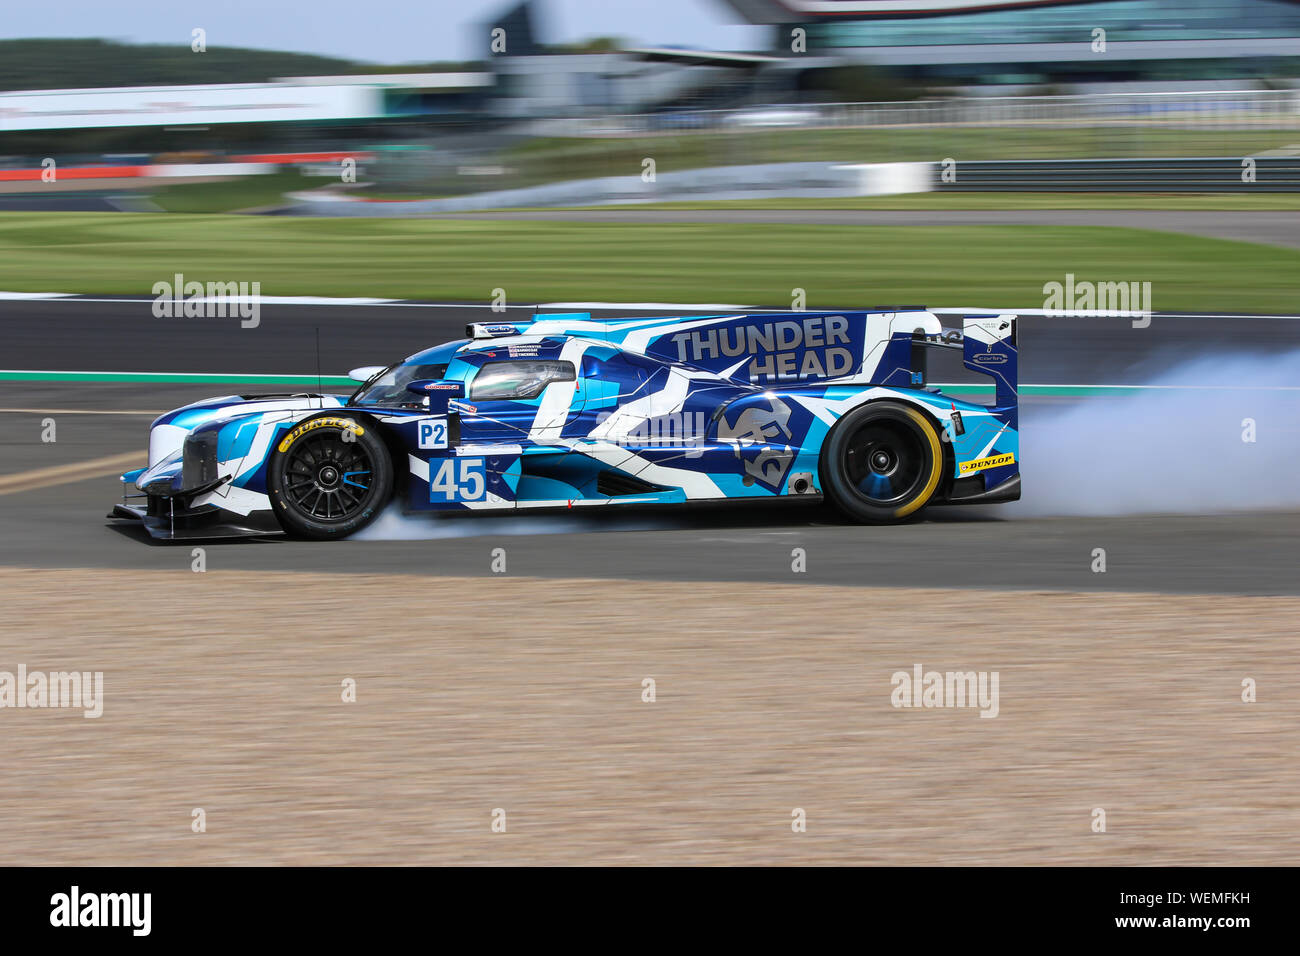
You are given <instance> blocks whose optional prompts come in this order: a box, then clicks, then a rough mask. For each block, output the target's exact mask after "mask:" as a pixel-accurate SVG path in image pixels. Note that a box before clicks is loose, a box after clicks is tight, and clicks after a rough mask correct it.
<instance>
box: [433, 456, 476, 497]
mask: <svg viewBox="0 0 1300 956" xmlns="http://www.w3.org/2000/svg"><path fill="white" fill-rule="evenodd" d="M486 494H487V476H486V474H485V472H484V468H483V459H482V458H444V459H443V460H442V463H441V464H440V465H439V466H438V471H437V472H436V473H435V474H434V476H433V478H432V479H431V480H430V481H429V500H430V501H481V500H482V499H483V497H484V495H486Z"/></svg>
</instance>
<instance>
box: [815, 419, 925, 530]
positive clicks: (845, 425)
mask: <svg viewBox="0 0 1300 956" xmlns="http://www.w3.org/2000/svg"><path fill="white" fill-rule="evenodd" d="M943 461H944V456H943V447H942V446H941V445H940V443H939V435H938V432H937V431H936V429H935V427H934V425H932V424H931V423H930V420H929V419H928V418H926V417H925V415H923V414H922V413H921V412H919V411H918V410H917V409H915V408H912V407H911V406H908V405H904V404H901V403H899V402H873V403H872V404H869V405H864V406H862V407H861V408H857V409H854V410H853V411H851V412H849V413H848V414H847V415H845V416H844V417H843V418H841V419H840V420H839V422H837V423H836V425H835V427H834V428H833V429H831V433H830V434H829V435H828V436H827V438H826V444H825V445H824V446H823V448H822V455H821V477H822V485H823V490H824V491H825V493H826V497H827V498H829V499H830V501H831V503H832V504H834V505H835V506H836V507H837V508H839V510H840V511H842V512H843V513H844V514H846V515H847V516H848V517H850V518H852V519H853V520H855V521H860V522H863V523H866V524H892V523H894V522H898V521H902V520H904V519H905V518H908V517H910V516H911V515H914V514H916V513H917V512H918V511H920V510H921V509H922V508H924V507H925V506H926V504H927V503H928V502H929V501H930V499H931V498H932V497H933V496H934V493H935V490H936V489H937V488H938V487H939V481H940V479H941V478H942V477H943Z"/></svg>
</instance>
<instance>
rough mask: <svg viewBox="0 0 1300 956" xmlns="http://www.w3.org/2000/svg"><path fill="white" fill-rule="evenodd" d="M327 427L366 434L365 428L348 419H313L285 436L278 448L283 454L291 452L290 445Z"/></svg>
mask: <svg viewBox="0 0 1300 956" xmlns="http://www.w3.org/2000/svg"><path fill="white" fill-rule="evenodd" d="M326 427H333V428H346V429H347V430H348V431H350V432H355V433H356V434H358V435H364V434H365V433H366V430H365V429H364V428H362V427H361V426H360V425H358V424H357V423H356V422H354V421H352V420H350V419H347V418H313V419H312V420H311V421H309V422H303V423H302V424H301V425H299V426H298V427H297V428H295V429H294V430H293V431H291V432H289V434H287V435H285V436H284V441H282V442H280V444H279V445H278V446H277V447H278V448H279V450H280V451H281V452H286V451H288V450H289V446H290V445H292V444H293V443H294V442H295V441H297V440H298V439H299V438H300V437H302V436H303V435H305V434H307V432H309V431H312V430H313V429H316V428H326Z"/></svg>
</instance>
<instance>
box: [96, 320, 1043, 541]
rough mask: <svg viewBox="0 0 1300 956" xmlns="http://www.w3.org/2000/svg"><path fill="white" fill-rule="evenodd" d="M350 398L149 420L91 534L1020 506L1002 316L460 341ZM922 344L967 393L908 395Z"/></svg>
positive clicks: (1011, 364) (326, 533)
mask: <svg viewBox="0 0 1300 956" xmlns="http://www.w3.org/2000/svg"><path fill="white" fill-rule="evenodd" d="M466 334H467V338H466V339H463V340H461V341H456V342H449V343H447V344H445V345H439V346H435V347H433V348H430V349H426V350H425V351H422V352H418V353H417V354H415V355H412V356H411V357H409V358H407V359H405V360H404V361H402V362H399V363H398V364H396V365H392V366H388V367H372V368H360V369H356V370H354V371H353V372H352V373H350V374H351V377H352V378H353V379H355V380H357V381H359V382H360V383H361V384H360V387H359V388H357V390H356V391H355V393H353V394H352V396H351V397H344V396H341V395H316V394H311V395H258V396H228V397H225V398H216V399H211V400H208V401H203V402H197V403H195V404H193V405H187V406H185V407H184V408H180V409H177V410H175V411H172V412H168V413H167V414H165V415H163V416H161V417H160V418H158V419H157V420H156V421H154V423H153V426H152V429H151V431H150V435H149V466H148V467H147V468H144V469H141V470H139V471H132V472H129V473H127V474H124V475H123V476H122V482H123V483H124V486H125V489H126V490H125V494H124V499H123V503H122V504H120V505H117V506H115V507H114V509H113V511H112V513H111V514H110V517H112V518H123V519H128V520H133V521H140V522H142V523H143V525H144V527H145V528H146V529H147V530H148V531H149V533H150V534H151V535H153V536H154V537H158V538H214V537H226V536H233V535H256V534H268V533H275V534H279V533H282V532H288V533H290V534H293V535H297V536H302V537H308V538H341V537H344V536H346V535H349V534H351V533H353V532H355V531H358V530H360V529H361V528H363V527H365V526H366V524H367V523H369V522H370V521H371V520H373V519H374V518H375V517H376V516H377V515H378V514H379V513H380V512H381V511H382V510H383V509H384V508H386V507H387V506H388V505H389V504H390V502H393V501H394V500H395V501H396V502H399V503H400V506H401V507H402V508H403V509H404V510H406V511H409V512H438V511H485V512H500V511H504V510H512V509H524V508H539V509H541V508H576V507H590V506H600V505H618V504H635V505H650V504H684V503H686V502H699V501H718V500H723V499H745V500H749V501H758V500H778V499H780V500H790V499H807V500H818V499H821V498H823V497H824V498H825V499H828V500H829V501H830V502H831V503H833V504H834V505H835V506H836V507H837V508H838V509H839V510H840V511H841V512H843V514H844V515H846V516H847V517H848V518H849V519H851V520H853V521H859V522H866V523H891V522H897V521H902V520H904V519H907V518H909V517H912V516H914V515H916V514H917V513H918V512H920V511H921V509H923V508H924V507H925V506H926V505H929V504H940V503H942V504H965V503H981V504H983V503H989V502H1003V501H1014V500H1016V499H1018V498H1019V497H1020V472H1019V457H1018V451H1019V433H1018V409H1017V394H1016V365H1017V352H1016V317H1015V316H1014V315H998V314H982V315H963V316H962V325H961V328H959V329H945V328H944V327H943V326H942V325H941V323H940V321H939V318H938V317H937V316H936V315H935V314H934V313H932V312H928V311H922V310H907V311H892V312H891V311H869V312H790V313H763V314H746V315H715V316H703V317H656V318H636V319H593V318H592V317H591V316H590V314H587V313H572V314H554V315H539V316H535V317H534V318H533V319H532V320H531V321H525V322H500V323H482V324H473V325H470V326H469V327H468V328H467V329H466ZM932 348H948V349H958V350H961V351H962V353H963V356H962V358H963V364H964V365H965V367H966V368H968V369H971V370H973V371H976V372H979V373H982V374H984V375H987V376H990V377H991V378H992V379H993V383H994V386H995V387H994V402H993V404H992V405H981V404H976V403H972V402H969V401H961V400H958V399H955V398H953V397H951V396H948V395H944V394H942V393H941V392H940V390H939V389H937V388H935V387H931V386H928V385H927V384H926V355H927V354H928V350H929V349H932Z"/></svg>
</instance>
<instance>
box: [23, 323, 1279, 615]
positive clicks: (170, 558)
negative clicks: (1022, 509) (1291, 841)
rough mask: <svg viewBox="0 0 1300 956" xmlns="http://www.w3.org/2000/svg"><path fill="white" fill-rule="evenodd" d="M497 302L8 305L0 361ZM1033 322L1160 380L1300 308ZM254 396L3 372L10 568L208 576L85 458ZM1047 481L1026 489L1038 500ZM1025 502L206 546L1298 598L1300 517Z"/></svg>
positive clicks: (1103, 379) (338, 563)
mask: <svg viewBox="0 0 1300 956" xmlns="http://www.w3.org/2000/svg"><path fill="white" fill-rule="evenodd" d="M491 316H492V314H491V313H490V312H488V311H487V310H486V309H482V308H475V307H469V306H458V307H448V308H432V307H419V306H401V307H384V308H380V307H367V306H362V307H340V306H333V307H310V306H295V305H284V306H281V305H266V306H264V307H263V310H262V315H261V323H260V324H259V326H258V327H257V328H254V329H241V328H240V327H239V322H238V319H230V320H221V319H204V320H197V319H194V320H178V319H156V318H154V317H153V315H152V312H151V310H150V306H149V303H148V302H147V301H144V302H129V301H117V300H108V301H85V300H55V301H22V302H14V301H3V302H0V341H2V342H3V343H4V351H3V354H4V359H3V361H0V366H3V367H4V368H5V369H37V370H40V369H44V370H67V369H72V370H98V371H109V372H120V373H129V372H138V371H153V372H157V371H173V372H221V373H236V374H237V373H258V372H260V373H267V374H273V373H286V374H299V375H311V374H313V373H314V372H315V371H316V358H315V334H316V329H317V328H319V329H320V351H321V363H320V366H321V369H322V370H323V371H324V372H325V373H326V374H335V375H336V374H339V373H340V372H342V371H344V370H346V369H347V368H348V367H350V366H353V365H363V364H376V363H380V362H386V361H391V360H392V359H393V358H394V357H397V356H402V355H405V354H408V353H409V352H412V351H415V350H416V349H418V348H420V347H423V346H426V345H429V344H434V343H437V342H439V341H443V340H445V339H448V338H454V337H457V336H458V335H459V333H460V331H461V330H462V329H463V327H464V325H465V323H466V321H469V320H471V319H482V318H489V317H491ZM1022 329H1023V333H1022V337H1021V349H1022V354H1023V356H1024V358H1023V362H1022V373H1021V380H1022V382H1030V383H1042V384H1051V383H1062V384H1067V383H1069V384H1074V383H1094V384H1107V383H1110V384H1141V383H1144V382H1149V381H1151V380H1152V378H1154V377H1156V376H1157V375H1158V374H1160V372H1162V371H1163V370H1167V369H1168V368H1169V367H1171V366H1172V365H1174V364H1176V363H1177V362H1179V361H1181V360H1182V359H1183V358H1186V357H1189V356H1192V355H1205V354H1206V353H1207V352H1212V353H1213V354H1216V355H1219V356H1223V355H1225V354H1228V353H1232V354H1240V355H1250V354H1264V353H1269V354H1276V353H1277V352H1279V351H1282V350H1293V349H1295V348H1297V347H1300V321H1297V320H1294V319H1278V318H1266V317H1236V318H1230V317H1209V316H1207V317H1202V318H1170V317H1163V316H1160V315H1157V316H1156V317H1155V318H1154V319H1153V321H1152V323H1151V325H1150V327H1149V328H1145V329H1138V328H1133V327H1132V325H1131V323H1130V322H1128V321H1127V320H1116V319H1075V320H1064V319H1052V320H1047V319H1043V320H1034V319H1027V320H1025V322H1024V325H1023V326H1022ZM236 390H238V389H236V388H234V387H221V386H218V387H214V386H213V385H211V384H188V385H184V384H166V383H154V384H148V383H138V382H131V381H123V382H120V383H84V382H76V381H35V382H19V381H6V382H0V449H3V460H2V461H0V529H3V533H2V534H0V564H3V565H12V566H25V567H37V568H40V567H91V568H94V567H116V568H141V569H144V568H159V569H176V570H178V571H188V570H189V568H190V562H191V548H192V547H193V545H192V544H185V545H182V546H179V547H178V546H174V545H157V544H153V543H151V542H148V541H146V540H143V539H142V538H141V536H140V535H139V534H138V533H134V532H132V531H130V530H123V529H121V528H118V527H115V526H110V525H109V524H108V523H107V522H106V521H105V520H104V518H103V516H104V514H105V513H106V511H107V509H108V507H109V506H110V505H111V504H112V502H113V501H114V500H116V498H117V495H118V493H119V486H118V483H117V482H116V480H115V478H114V477H113V476H112V475H111V474H110V473H105V474H103V475H100V476H98V477H91V478H81V477H77V476H78V475H80V474H81V472H79V471H77V467H78V466H80V465H81V463H84V462H87V461H91V462H94V461H97V460H99V459H102V458H106V457H110V456H120V455H121V454H122V453H124V452H129V451H132V450H133V449H141V450H142V449H143V446H144V442H145V437H146V429H147V426H148V423H149V420H150V416H151V415H152V414H153V413H156V412H158V411H162V410H165V409H168V408H172V407H175V406H177V405H180V404H184V403H185V402H188V401H193V400H196V399H199V398H203V397H208V396H211V395H214V394H222V393H229V392H232V391H236ZM261 390H263V391H265V390H266V389H264V388H263V389H261ZM1051 401H1058V400H1054V399H1047V398H1027V399H1026V401H1025V409H1026V415H1027V416H1028V415H1031V414H1032V413H1033V410H1034V409H1035V408H1036V407H1040V406H1041V404H1042V403H1046V402H1051ZM50 417H53V418H54V419H55V421H56V422H57V426H58V440H57V441H56V442H54V443H45V442H42V441H41V437H40V436H41V430H42V422H43V421H44V419H46V418H50ZM141 458H143V454H141ZM64 466H68V467H69V468H70V469H71V470H70V471H69V472H68V473H67V474H63V473H59V474H63V477H61V478H58V479H57V483H50V482H49V480H48V479H45V480H40V479H37V480H33V481H31V482H30V483H26V482H25V479H24V477H23V476H25V475H26V474H27V473H28V472H32V471H35V470H38V469H51V468H53V469H59V468H62V467H64ZM112 467H120V466H117V465H114V466H112ZM105 470H106V472H109V471H111V468H107V469H105ZM3 479H7V480H8V483H7V484H6V483H4V482H3V481H2V480H3ZM1032 493H1033V489H1032V487H1027V488H1026V495H1032ZM1015 509H1016V506H1015V505H1010V506H1003V507H997V508H984V509H939V508H935V509H930V511H929V512H928V514H927V517H926V519H925V520H924V521H921V522H918V523H915V524H911V525H905V526H901V527H889V528H859V527H854V526H846V525H843V524H841V523H839V522H838V521H837V520H836V518H835V517H834V516H833V515H832V514H831V513H830V512H829V510H828V509H826V508H824V507H823V506H819V505H802V506H801V505H783V506H775V507H769V508H757V507H750V506H728V507H700V508H694V509H688V510H674V511H658V512H647V511H637V512H627V511H616V510H614V509H610V510H609V511H607V512H604V513H602V514H600V515H594V514H591V513H582V514H578V513H562V514H558V515H556V514H548V515H540V514H535V515H528V516H523V517H517V516H509V517H490V518H477V517H471V518H450V519H442V520H428V521H420V522H416V523H408V524H407V525H405V526H403V528H402V530H401V532H400V533H401V534H405V535H410V536H413V537H414V538H415V539H414V540H356V541H347V542H339V543H327V544H319V543H312V542H296V541H287V540H278V539H277V540H263V541H251V542H237V543H225V544H223V543H208V544H206V545H204V546H205V548H206V551H207V566H208V568H210V569H215V568H223V569H247V570H272V569H276V570H293V569H302V570H317V571H366V572H405V573H426V574H456V575H482V576H484V577H487V578H491V579H492V580H495V581H498V582H499V587H500V593H501V594H502V597H503V599H505V598H508V594H509V590H508V589H509V583H508V581H507V580H504V577H509V576H513V575H538V576H556V577H569V578H572V577H590V578H603V579H626V580H631V581H635V580H637V579H647V580H648V579H658V580H677V581H682V582H683V586H689V583H690V582H692V581H702V580H715V581H728V580H735V581H754V580H760V581H763V580H768V581H785V582H792V581H793V582H797V581H808V582H811V583H822V584H844V585H874V586H900V585H913V586H916V585H921V586H941V587H976V588H1005V589H1021V590H1027V591H1032V590H1044V589H1052V590H1056V589H1062V590H1076V591H1089V590H1098V591H1102V590H1106V591H1116V590H1118V591H1160V592H1221V593H1234V594H1297V593H1300V576H1298V575H1297V574H1296V570H1297V568H1298V567H1300V513H1290V512H1286V513H1277V512H1272V513H1249V512H1242V513H1232V514H1222V515H1173V516H1143V517H1117V518H1033V519H1028V518H1020V517H1017V516H1016V510H1015ZM496 548H504V549H505V554H506V559H507V574H506V575H505V576H502V575H496V574H493V573H492V571H491V562H492V552H493V550H494V549H496ZM795 548H802V549H804V550H805V552H806V556H807V572H806V573H805V574H798V575H797V574H795V573H793V572H792V570H791V563H792V554H791V553H792V551H793V549H795ZM1096 548H1104V549H1106V552H1107V569H1106V572H1105V573H1094V572H1093V570H1092V564H1093V557H1092V555H1093V551H1094V549H1096ZM622 586H630V585H622ZM1027 599H1029V598H1028V597H1027ZM755 610H756V611H759V612H761V609H760V608H756V609H755Z"/></svg>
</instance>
